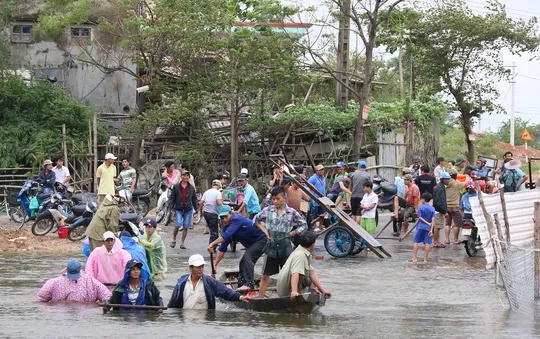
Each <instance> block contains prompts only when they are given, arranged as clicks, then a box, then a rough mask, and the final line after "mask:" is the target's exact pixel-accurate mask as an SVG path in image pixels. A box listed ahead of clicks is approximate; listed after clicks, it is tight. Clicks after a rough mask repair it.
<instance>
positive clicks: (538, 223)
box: [534, 202, 540, 298]
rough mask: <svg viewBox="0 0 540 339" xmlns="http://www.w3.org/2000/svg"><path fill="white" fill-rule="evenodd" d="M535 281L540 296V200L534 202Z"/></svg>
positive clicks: (536, 290) (537, 294)
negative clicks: (539, 287)
mask: <svg viewBox="0 0 540 339" xmlns="http://www.w3.org/2000/svg"><path fill="white" fill-rule="evenodd" d="M534 248H535V249H536V252H534V281H535V289H534V290H535V293H534V296H535V297H536V298H538V297H540V291H539V289H538V286H540V252H538V250H539V249H540V202H535V203H534Z"/></svg>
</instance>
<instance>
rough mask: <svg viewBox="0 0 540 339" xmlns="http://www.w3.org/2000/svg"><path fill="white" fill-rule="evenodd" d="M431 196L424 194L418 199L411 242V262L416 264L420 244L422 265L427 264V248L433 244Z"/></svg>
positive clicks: (433, 224) (433, 220)
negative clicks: (416, 217) (415, 225)
mask: <svg viewBox="0 0 540 339" xmlns="http://www.w3.org/2000/svg"><path fill="white" fill-rule="evenodd" d="M430 201H431V194H430V193H428V192H425V193H424V194H422V196H421V197H420V205H421V206H420V207H419V208H418V227H417V228H416V233H415V234H414V240H413V258H412V261H413V262H417V261H418V259H417V256H416V255H417V253H418V247H419V244H420V243H424V264H427V262H428V254H429V247H430V246H431V244H432V243H433V228H434V227H435V208H433V206H431V205H430V204H429V202H430Z"/></svg>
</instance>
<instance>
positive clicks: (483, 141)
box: [440, 127, 504, 160]
mask: <svg viewBox="0 0 540 339" xmlns="http://www.w3.org/2000/svg"><path fill="white" fill-rule="evenodd" d="M496 141H502V140H501V139H500V138H499V137H498V136H497V135H495V134H492V133H484V134H482V136H481V137H478V139H477V140H476V141H474V143H475V148H476V153H477V154H478V155H483V156H487V157H495V158H500V157H501V156H502V153H504V151H503V150H501V149H499V148H497V147H496V146H495V142H496ZM440 155H441V156H443V157H444V158H445V159H447V160H455V159H456V158H457V157H466V155H467V142H466V141H465V136H464V135H463V131H461V130H460V129H459V128H453V127H450V128H448V129H447V130H446V132H445V133H444V134H441V149H440Z"/></svg>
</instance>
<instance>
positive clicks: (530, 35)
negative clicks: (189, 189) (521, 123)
mask: <svg viewBox="0 0 540 339" xmlns="http://www.w3.org/2000/svg"><path fill="white" fill-rule="evenodd" d="M535 25H536V18H532V19H531V20H529V21H524V20H514V19H511V18H510V17H508V15H507V14H506V11H505V8H504V6H503V5H502V4H500V3H499V2H498V1H490V2H489V5H488V12H487V13H486V14H475V13H473V12H472V11H471V10H470V9H469V8H468V7H467V4H466V3H465V2H464V1H462V0H452V1H448V2H444V3H441V4H439V5H437V6H435V7H433V8H430V9H429V10H427V12H426V13H425V15H424V17H423V19H422V20H421V22H420V25H418V26H417V29H414V30H413V32H412V38H411V39H412V41H413V43H414V47H415V60H416V65H417V67H418V72H419V73H420V74H422V77H423V78H424V79H431V80H429V81H428V83H429V84H430V85H431V86H433V88H432V91H433V92H437V91H444V92H445V93H447V94H448V98H449V100H448V105H449V108H450V109H451V110H455V111H459V113H460V114H459V123H460V125H461V127H462V129H463V132H464V133H465V134H467V133H468V132H469V131H471V130H472V127H473V125H474V121H473V119H474V118H478V117H479V116H480V115H481V114H483V113H492V112H501V111H503V109H502V107H501V106H500V105H497V104H496V103H495V99H496V98H497V97H498V94H499V93H498V90H497V84H498V81H499V80H501V79H504V78H506V79H507V78H508V76H509V71H508V69H506V68H505V67H504V66H505V65H504V64H503V59H502V54H501V53H500V51H501V50H505V49H507V50H508V51H510V52H511V53H513V54H520V53H524V52H531V51H535V50H536V49H537V48H538V45H539V42H540V39H539V36H538V32H537V29H536V28H535ZM433 79H437V80H440V81H436V82H433V81H432V80H433ZM468 146H469V153H468V157H469V160H473V158H474V147H473V144H472V143H471V142H469V141H468Z"/></svg>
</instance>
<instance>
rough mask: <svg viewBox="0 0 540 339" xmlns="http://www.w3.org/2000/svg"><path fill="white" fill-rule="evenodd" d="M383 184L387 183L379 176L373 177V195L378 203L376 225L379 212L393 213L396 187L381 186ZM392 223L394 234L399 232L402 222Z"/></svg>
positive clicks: (390, 185) (395, 221) (398, 220)
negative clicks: (377, 198) (376, 197)
mask: <svg viewBox="0 0 540 339" xmlns="http://www.w3.org/2000/svg"><path fill="white" fill-rule="evenodd" d="M383 182H388V181H387V180H386V179H385V178H383V177H381V176H380V175H374V176H373V193H375V194H377V196H378V197H379V202H378V203H377V212H376V214H375V222H376V223H377V224H378V223H379V210H381V211H385V210H387V211H390V212H394V197H395V196H396V195H397V186H396V185H394V184H385V185H383ZM393 223H394V224H393V227H394V232H399V231H400V230H401V223H402V221H400V219H397V220H396V219H395V220H394V221H393Z"/></svg>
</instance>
